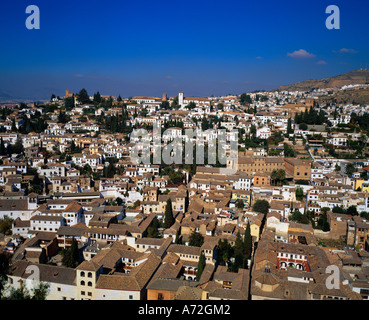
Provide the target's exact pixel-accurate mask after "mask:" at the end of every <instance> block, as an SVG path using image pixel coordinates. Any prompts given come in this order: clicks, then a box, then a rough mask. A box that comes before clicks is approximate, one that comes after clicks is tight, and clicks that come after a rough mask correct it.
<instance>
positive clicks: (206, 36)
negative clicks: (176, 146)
mask: <svg viewBox="0 0 369 320" xmlns="http://www.w3.org/2000/svg"><path fill="white" fill-rule="evenodd" d="M30 4H34V5H37V6H38V7H39V8H40V18H41V19H40V27H41V28H40V30H28V29H26V27H25V20H26V18H27V16H28V15H27V14H26V13H25V9H26V7H27V6H28V5H30ZM331 4H334V5H337V6H339V8H340V12H341V29H340V30H328V29H326V27H325V20H326V18H327V17H328V15H327V14H326V13H325V9H326V7H327V6H328V5H331ZM0 35H1V37H0V41H1V46H0V57H1V59H0V97H1V96H13V97H20V98H30V99H43V98H45V99H48V98H49V97H50V95H51V94H52V93H54V94H56V95H64V93H65V89H66V88H68V89H70V90H71V91H74V92H78V91H79V90H80V89H82V88H86V89H87V91H88V93H89V94H93V93H94V92H96V91H97V90H99V91H100V93H101V94H111V95H118V94H120V95H121V96H122V97H128V96H134V95H155V96H161V95H162V94H163V93H164V92H166V93H167V94H168V95H176V94H177V93H178V91H180V90H183V91H184V93H185V95H187V96H206V95H210V94H214V95H221V94H228V93H232V94H239V93H242V92H247V91H251V90H256V89H273V88H277V87H278V86H279V85H284V84H290V83H293V82H297V81H303V80H306V79H311V78H322V77H327V76H333V75H337V74H341V73H344V72H347V71H350V70H355V69H359V68H360V67H368V68H369V2H368V1H363V0H361V1H359V0H351V1H347V0H329V1H326V0H309V1H307V0H303V1H300V0H279V1H275V0H273V1H266V0H259V1H250V0H242V1H234V0H227V1H218V0H196V1H192V0H191V1H175V0H170V1H167V0H158V1H152V0H151V1H136V0H135V1H126V0H120V1H118V0H105V1H95V0H90V1H84V0H75V1H71V0H66V1H60V2H58V1H55V0H54V1H50V0H48V1H42V0H34V1H33V0H32V1H30V0H28V1H24V0H16V1H11V0H2V1H1V4H0ZM342 49H344V50H342ZM299 50H305V51H306V52H305V51H299ZM298 52H300V53H302V56H304V57H305V58H301V57H300V58H299V57H298V54H296V53H298Z"/></svg>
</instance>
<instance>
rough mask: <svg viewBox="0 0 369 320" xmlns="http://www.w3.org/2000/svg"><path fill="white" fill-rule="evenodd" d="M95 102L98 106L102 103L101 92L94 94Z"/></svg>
mask: <svg viewBox="0 0 369 320" xmlns="http://www.w3.org/2000/svg"><path fill="white" fill-rule="evenodd" d="M93 102H94V103H97V104H99V103H101V95H100V92H99V91H97V92H96V93H95V94H94V99H93Z"/></svg>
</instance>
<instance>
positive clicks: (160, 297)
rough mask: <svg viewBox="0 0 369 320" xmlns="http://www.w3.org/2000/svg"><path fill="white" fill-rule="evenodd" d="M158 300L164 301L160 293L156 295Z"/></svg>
mask: <svg viewBox="0 0 369 320" xmlns="http://www.w3.org/2000/svg"><path fill="white" fill-rule="evenodd" d="M158 300H164V296H163V294H162V293H160V292H159V293H158Z"/></svg>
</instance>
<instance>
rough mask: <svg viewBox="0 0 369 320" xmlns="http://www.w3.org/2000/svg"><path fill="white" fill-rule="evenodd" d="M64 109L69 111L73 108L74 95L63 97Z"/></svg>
mask: <svg viewBox="0 0 369 320" xmlns="http://www.w3.org/2000/svg"><path fill="white" fill-rule="evenodd" d="M64 107H65V110H67V111H70V110H72V109H73V108H74V96H73V97H68V98H65V99H64Z"/></svg>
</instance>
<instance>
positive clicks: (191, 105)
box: [186, 101, 196, 110]
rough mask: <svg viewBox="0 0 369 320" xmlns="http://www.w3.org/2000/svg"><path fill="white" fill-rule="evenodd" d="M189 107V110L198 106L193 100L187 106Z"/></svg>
mask: <svg viewBox="0 0 369 320" xmlns="http://www.w3.org/2000/svg"><path fill="white" fill-rule="evenodd" d="M186 108H187V109H189V110H192V109H195V108H196V103H195V102H193V101H191V102H190V103H189V104H188V105H187V106H186Z"/></svg>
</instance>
